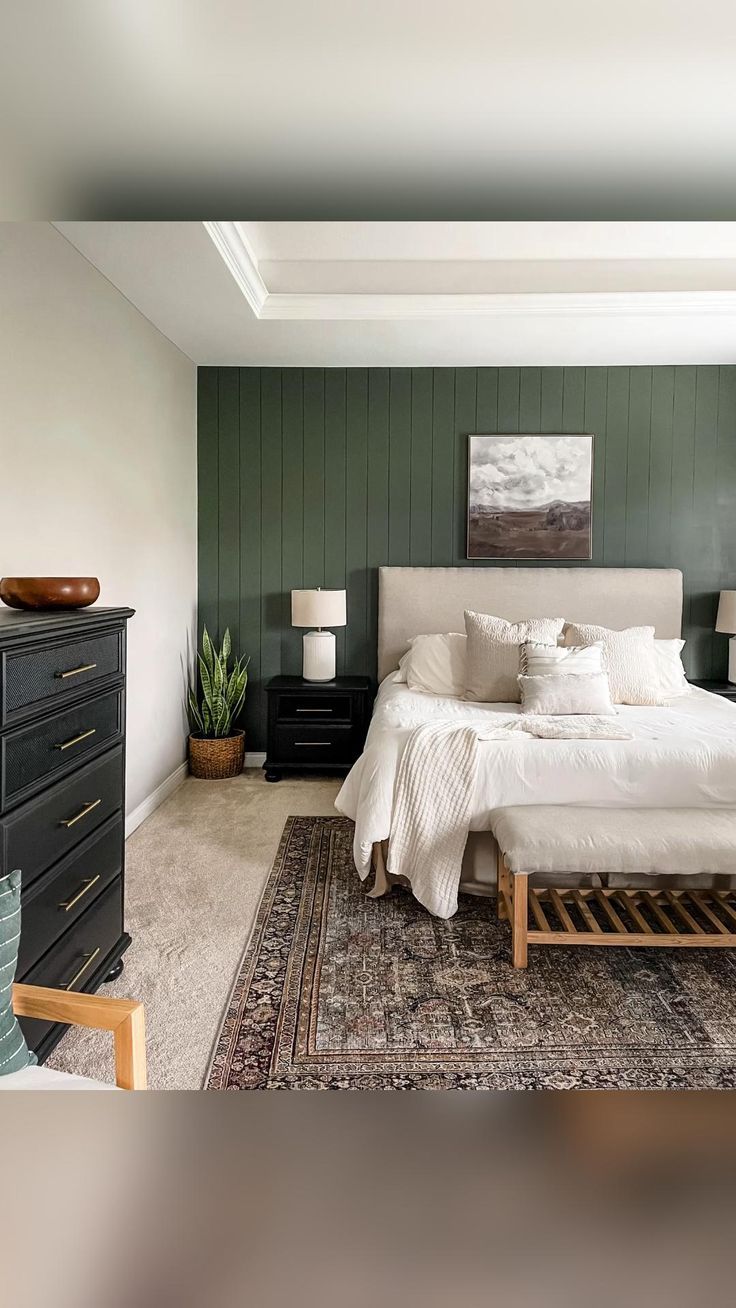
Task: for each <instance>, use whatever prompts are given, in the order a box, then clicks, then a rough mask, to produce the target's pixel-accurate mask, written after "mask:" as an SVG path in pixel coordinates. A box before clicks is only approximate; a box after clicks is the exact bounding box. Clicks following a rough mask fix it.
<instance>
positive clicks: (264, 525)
mask: <svg viewBox="0 0 736 1308" xmlns="http://www.w3.org/2000/svg"><path fill="white" fill-rule="evenodd" d="M281 422H282V396H281V369H280V368H264V370H263V372H262V373H261V514H262V518H261V531H262V538H261V674H262V676H263V677H265V678H268V677H269V675H270V673H271V670H272V669H273V668H279V669H280V668H281V630H282V621H283V611H284V600H283V591H282V588H281V542H282V539H283V535H284V528H285V529H286V531H287V534H288V523H287V522H286V521H284V518H283V501H282V467H283V453H282V451H283V446H282V431H281Z"/></svg>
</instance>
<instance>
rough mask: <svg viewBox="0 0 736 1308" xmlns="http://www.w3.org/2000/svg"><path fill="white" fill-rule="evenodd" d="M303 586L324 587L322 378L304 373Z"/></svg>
mask: <svg viewBox="0 0 736 1308" xmlns="http://www.w3.org/2000/svg"><path fill="white" fill-rule="evenodd" d="M303 474H304V533H303V538H302V550H303V554H304V566H303V583H304V585H305V586H306V587H307V588H308V589H312V588H313V587H315V586H324V584H325V374H324V370H323V369H322V368H305V369H304V466H303Z"/></svg>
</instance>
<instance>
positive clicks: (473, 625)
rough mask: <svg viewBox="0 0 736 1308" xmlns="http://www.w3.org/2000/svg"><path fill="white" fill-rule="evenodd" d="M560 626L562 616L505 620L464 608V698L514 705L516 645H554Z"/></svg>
mask: <svg viewBox="0 0 736 1308" xmlns="http://www.w3.org/2000/svg"><path fill="white" fill-rule="evenodd" d="M564 625H565V622H564V618H529V619H527V621H526V622H507V621H506V619H505V618H496V617H493V616H492V614H490V613H473V612H472V611H471V610H469V609H466V611H465V631H466V633H467V637H468V644H467V660H466V668H465V698H466V699H471V700H479V701H480V702H481V703H483V704H518V703H519V682H518V676H519V646H520V645H522V644H523V643H524V641H527V640H534V641H538V642H540V644H543V645H554V643H555V641H556V640H557V637H558V636H559V634H560V632H561V631H562V628H563V627H564Z"/></svg>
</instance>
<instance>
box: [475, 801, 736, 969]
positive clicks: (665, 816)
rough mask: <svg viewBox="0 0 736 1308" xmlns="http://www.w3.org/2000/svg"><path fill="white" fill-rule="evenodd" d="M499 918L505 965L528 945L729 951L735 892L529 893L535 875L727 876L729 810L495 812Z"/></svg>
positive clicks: (730, 864) (734, 813)
mask: <svg viewBox="0 0 736 1308" xmlns="http://www.w3.org/2000/svg"><path fill="white" fill-rule="evenodd" d="M491 830H492V831H493V834H494V836H495V838H496V841H497V843H498V850H499V854H498V915H499V917H501V918H508V920H509V921H510V923H511V928H512V961H513V965H514V967H526V965H527V947H528V945H604V946H619V947H620V946H625V947H627V948H629V947H631V946H636V945H644V946H647V947H653V946H660V947H661V946H666V947H668V948H673V947H676V948H677V947H679V948H681V947H685V948H688V947H689V948H695V949H722V948H725V947H728V946H733V945H736V892H734V891H732V890H731V889H714V888H712V887H711V886H708V887H705V886H698V887H697V888H692V889H675V890H671V889H662V888H660V887H659V886H658V887H656V888H652V889H651V890H647V889H627V890H623V889H609V888H608V887H601V888H598V889H588V888H585V889H582V888H581V889H570V888H569V887H567V888H565V889H555V888H554V887H545V888H539V889H537V888H533V887H530V886H529V877H530V876H532V875H534V874H535V873H544V874H545V875H546V877H547V878H549V876H550V874H552V875H554V874H556V873H559V874H569V873H573V874H580V875H584V874H586V875H587V874H591V873H594V874H597V876H598V877H601V878H603V879H604V880H605V879H607V877H608V876H610V875H615V876H617V877H620V876H622V875H623V876H626V875H628V876H630V877H637V878H640V877H642V876H643V875H646V876H657V877H661V876H662V875H665V874H667V875H672V874H677V875H680V876H686V877H688V879H695V878H696V877H703V878H708V879H709V880H712V879H713V878H714V877H722V876H724V875H725V876H731V875H733V874H736V810H733V809H723V808H719V809H692V808H691V809H661V808H658V809H642V808H640V809H601V808H573V807H562V806H559V805H537V804H534V805H528V806H526V807H516V808H505V809H495V810H494V811H493V812H492V813H491Z"/></svg>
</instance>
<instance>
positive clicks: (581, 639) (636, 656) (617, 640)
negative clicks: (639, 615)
mask: <svg viewBox="0 0 736 1308" xmlns="http://www.w3.org/2000/svg"><path fill="white" fill-rule="evenodd" d="M599 641H600V643H601V644H602V645H603V660H604V664H605V668H606V672H607V673H608V681H609V685H610V688H611V699H612V700H613V702H614V704H661V703H662V700H663V695H662V692H661V690H660V688H659V670H658V667H657V657H656V654H655V652H654V627H626V628H625V629H624V630H623V631H611V630H609V628H608V627H594V626H588V625H587V624H585V623H576V622H571V623H570V624H569V626H568V627H567V630H566V632H565V644H566V645H593V644H597V643H598V642H599Z"/></svg>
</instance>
